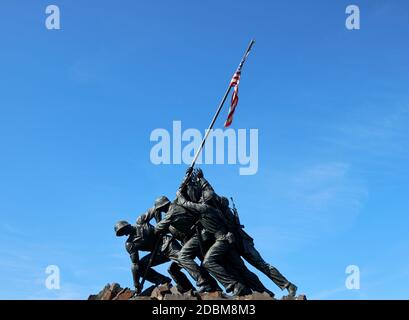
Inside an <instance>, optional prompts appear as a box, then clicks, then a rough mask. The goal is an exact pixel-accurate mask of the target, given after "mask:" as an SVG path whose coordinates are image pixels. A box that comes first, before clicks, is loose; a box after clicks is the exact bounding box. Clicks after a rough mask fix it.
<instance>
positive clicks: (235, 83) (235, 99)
mask: <svg viewBox="0 0 409 320" xmlns="http://www.w3.org/2000/svg"><path fill="white" fill-rule="evenodd" d="M240 76H241V68H239V69H238V70H237V71H236V73H235V74H234V75H233V78H232V79H231V81H230V88H233V94H232V96H231V102H230V108H229V114H228V115H227V119H226V122H225V123H224V126H225V128H227V127H229V126H230V125H231V124H232V122H233V115H234V111H235V110H236V107H237V103H238V102H239V82H240Z"/></svg>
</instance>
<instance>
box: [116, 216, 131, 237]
mask: <svg viewBox="0 0 409 320" xmlns="http://www.w3.org/2000/svg"><path fill="white" fill-rule="evenodd" d="M129 227H130V224H129V223H128V221H124V220H121V221H118V222H117V223H116V224H115V233H116V236H117V237H120V236H123V235H124V234H125V233H124V231H125V230H126V229H127V228H129Z"/></svg>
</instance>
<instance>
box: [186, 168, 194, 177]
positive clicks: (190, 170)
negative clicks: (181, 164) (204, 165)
mask: <svg viewBox="0 0 409 320" xmlns="http://www.w3.org/2000/svg"><path fill="white" fill-rule="evenodd" d="M192 172H193V167H188V168H187V169H186V175H187V176H190V175H191V174H192Z"/></svg>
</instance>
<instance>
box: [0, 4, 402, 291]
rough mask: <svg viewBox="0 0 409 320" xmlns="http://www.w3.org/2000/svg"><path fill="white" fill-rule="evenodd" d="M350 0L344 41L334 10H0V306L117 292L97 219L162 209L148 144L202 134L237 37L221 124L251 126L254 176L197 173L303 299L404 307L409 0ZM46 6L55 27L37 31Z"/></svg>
mask: <svg viewBox="0 0 409 320" xmlns="http://www.w3.org/2000/svg"><path fill="white" fill-rule="evenodd" d="M353 3H354V4H357V5H359V7H360V9H361V29H360V30H356V31H349V30H347V29H346V28H345V19H346V14H345V8H346V7H347V5H349V4H351V2H350V1H341V0H340V1H308V2H307V1H301V0H300V1H235V2H234V3H233V2H228V1H213V0H212V1H206V3H204V2H203V1H172V2H169V1H155V2H152V1H130V0H126V1H121V2H120V3H119V2H115V1H105V0H104V1H101V0H100V1H63V0H58V1H53V2H49V1H30V2H27V1H22V0H3V1H2V2H1V4H0V41H1V42H0V43H1V50H0V74H1V77H0V88H1V89H0V152H1V157H0V217H1V220H0V298H1V299H7V298H9V299H36V298H37V299H41V298H47V299H79V298H80V299H82V298H86V297H87V296H88V294H90V293H94V292H98V291H99V290H100V289H101V288H102V287H103V286H104V285H105V284H106V283H108V282H113V281H116V282H119V283H121V285H123V286H131V284H132V282H131V274H130V265H129V258H128V256H127V254H126V252H125V251H124V247H123V239H118V238H116V237H115V236H114V233H113V224H114V223H115V221H117V220H119V219H128V220H129V221H134V220H135V219H136V217H137V216H138V215H139V214H140V213H142V212H144V210H146V209H147V208H149V207H150V206H151V205H152V203H153V200H154V198H155V197H156V196H158V195H160V194H166V195H168V196H169V197H173V196H174V193H175V191H176V188H177V187H178V184H179V182H180V179H181V178H182V176H183V174H184V170H185V167H186V166H185V165H159V166H156V165H153V164H152V163H151V161H150V157H149V154H150V149H151V147H152V146H153V143H152V142H151V141H150V140H149V137H150V133H151V132H152V130H154V129H156V128H166V129H168V130H171V128H172V121H174V120H181V121H182V125H183V127H184V128H189V127H190V128H197V129H200V130H202V131H203V130H204V129H205V128H206V126H207V124H208V122H209V121H210V118H211V116H212V114H213V112H214V110H215V108H216V106H217V103H218V101H219V99H220V97H221V96H222V94H223V92H224V90H225V88H226V85H227V83H228V81H229V80H230V77H231V75H232V73H233V71H234V69H235V68H236V66H237V64H238V62H239V59H240V58H241V55H242V52H243V50H244V48H245V46H246V45H247V43H248V41H249V40H250V39H251V38H253V37H254V38H255V39H256V41H257V42H256V45H255V47H254V50H253V52H252V53H251V55H250V58H249V61H248V63H247V64H246V66H245V69H244V71H243V76H242V81H241V84H240V102H239V106H238V109H237V111H236V114H235V119H234V122H233V127H234V128H235V129H238V128H245V129H250V128H255V129H258V130H259V170H258V173H257V174H256V175H252V176H240V175H239V174H238V167H239V165H227V164H226V165H203V166H202V168H203V169H204V171H205V174H206V175H207V177H208V178H209V180H210V181H211V182H212V183H213V185H214V187H215V188H216V190H217V191H218V193H220V194H224V195H229V196H230V195H231V196H233V197H234V198H235V200H236V203H237V206H238V208H239V211H240V214H241V219H242V222H243V223H244V224H245V225H246V230H247V231H248V232H249V233H250V234H252V235H253V236H254V238H255V243H256V246H257V247H258V248H259V250H260V251H261V253H262V254H263V256H264V257H265V259H266V260H267V261H269V262H270V263H271V264H273V265H275V266H276V267H278V268H279V269H280V270H281V271H282V272H283V273H284V274H285V275H286V276H287V277H288V278H289V279H290V280H292V281H294V282H295V283H296V284H297V285H298V286H299V290H300V292H301V293H306V294H307V296H308V297H309V298H315V299H381V298H385V299H405V298H406V299H407V298H409V289H408V288H409V271H408V270H409V257H408V255H407V248H408V245H409V239H408V235H407V230H408V224H409V218H408V212H409V201H408V198H407V197H408V187H409V169H408V165H407V164H408V160H409V151H408V150H409V139H408V129H409V94H408V85H409V61H408V57H409V44H408V41H407V36H408V33H409V10H408V9H409V5H408V3H407V1H403V0H402V1H379V0H378V1H363V0H359V1H354V2H353ZM49 4H56V5H58V6H59V7H60V10H61V30H53V31H50V30H47V29H46V28H45V25H44V21H45V18H46V15H45V12H44V11H45V8H46V6H47V5H49ZM226 114H227V109H225V110H223V112H222V118H223V119H219V121H218V122H217V124H216V126H218V127H221V126H222V124H223V121H224V117H225V116H226ZM48 265H58V266H59V268H60V272H61V289H60V290H54V291H51V290H47V289H46V288H45V286H44V281H45V278H46V276H47V275H46V274H45V269H46V267H47V266H48ZM348 265H357V266H359V268H360V273H361V289H360V290H347V289H346V287H345V285H344V283H345V279H346V276H347V275H346V274H345V268H346V267H347V266H348ZM159 270H162V271H164V272H165V268H164V267H163V268H159ZM260 277H261V279H262V280H263V282H265V284H266V285H267V286H268V287H269V288H270V289H272V290H273V291H275V292H276V293H277V294H278V295H281V292H279V290H278V288H277V287H275V286H274V285H273V284H272V283H271V282H270V281H269V280H268V279H267V278H266V277H265V276H263V275H260Z"/></svg>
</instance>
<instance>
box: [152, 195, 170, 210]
mask: <svg viewBox="0 0 409 320" xmlns="http://www.w3.org/2000/svg"><path fill="white" fill-rule="evenodd" d="M169 203H170V200H169V199H168V198H167V197H165V196H160V197H159V198H157V199H156V200H155V205H154V206H155V210H158V209H160V208H163V207H164V206H166V205H168V204H169Z"/></svg>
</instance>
